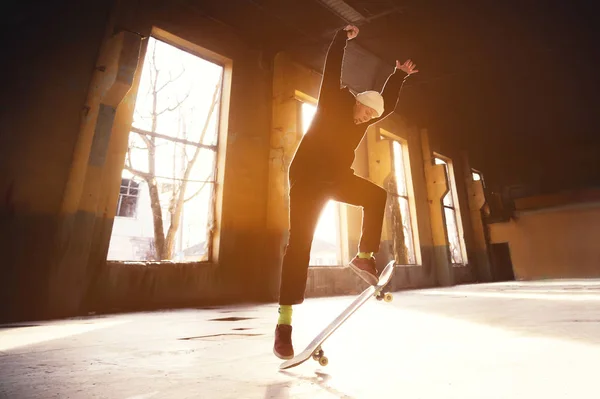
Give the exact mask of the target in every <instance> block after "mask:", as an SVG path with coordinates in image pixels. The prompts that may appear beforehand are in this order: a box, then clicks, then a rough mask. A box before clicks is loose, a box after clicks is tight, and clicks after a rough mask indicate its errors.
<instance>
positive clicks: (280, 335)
mask: <svg viewBox="0 0 600 399" xmlns="http://www.w3.org/2000/svg"><path fill="white" fill-rule="evenodd" d="M273 353H274V354H275V356H277V357H278V358H280V359H284V360H287V359H291V358H293V357H294V346H293V345H292V326H290V325H287V324H278V325H277V327H276V328H275V345H273Z"/></svg>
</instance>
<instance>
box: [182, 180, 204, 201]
mask: <svg viewBox="0 0 600 399" xmlns="http://www.w3.org/2000/svg"><path fill="white" fill-rule="evenodd" d="M205 186H206V183H202V185H201V186H200V188H199V189H198V191H196V192H195V193H194V194H192V195H191V196H190V197H189V198H186V199H184V200H183V202H188V201H190V200H192V199H194V197H196V196H197V195H198V194H200V192H201V191H202V190H203V189H204V187H205Z"/></svg>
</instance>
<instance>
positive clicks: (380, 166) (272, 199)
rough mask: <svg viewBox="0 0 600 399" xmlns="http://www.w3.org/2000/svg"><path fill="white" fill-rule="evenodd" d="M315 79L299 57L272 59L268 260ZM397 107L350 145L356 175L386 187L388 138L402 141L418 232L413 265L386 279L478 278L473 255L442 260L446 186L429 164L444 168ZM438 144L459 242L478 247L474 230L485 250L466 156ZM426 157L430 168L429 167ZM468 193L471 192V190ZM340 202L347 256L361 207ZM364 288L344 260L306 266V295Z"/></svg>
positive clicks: (279, 238) (418, 283)
mask: <svg viewBox="0 0 600 399" xmlns="http://www.w3.org/2000/svg"><path fill="white" fill-rule="evenodd" d="M344 73H345V74H348V68H346V69H345V70H344ZM320 79H321V76H320V75H319V74H318V73H315V72H314V71H312V70H310V69H308V68H306V67H304V66H302V65H299V64H297V63H296V62H294V60H292V59H290V58H289V57H288V56H287V55H286V54H279V55H278V56H277V57H276V58H275V64H274V78H273V124H272V129H271V148H270V156H269V169H270V172H269V195H268V206H267V209H268V215H267V228H268V241H267V248H268V250H267V254H268V255H267V256H268V259H269V263H273V264H277V265H279V264H281V261H282V259H283V254H284V251H285V245H286V243H287V236H288V223H289V215H288V201H289V197H288V194H287V189H288V181H287V169H288V167H289V164H290V162H291V159H292V157H293V154H294V151H295V150H296V148H297V146H298V144H299V141H300V139H301V137H302V133H301V126H300V112H301V111H300V106H299V104H301V102H304V101H307V102H312V101H314V99H315V98H316V96H317V95H318V89H319V86H320ZM397 111H398V113H394V114H393V115H391V116H390V117H389V118H387V119H386V120H384V121H383V122H381V123H379V124H378V125H377V126H373V127H371V128H370V129H369V130H368V132H367V134H366V135H365V139H363V141H362V142H361V144H360V146H359V148H358V149H357V150H356V159H355V162H354V165H353V168H354V170H355V173H356V174H357V175H359V176H362V177H364V178H367V179H369V180H371V181H373V182H374V183H376V184H378V185H380V186H385V181H386V178H388V176H389V175H390V172H391V170H392V158H391V154H392V151H391V148H392V147H391V146H392V140H394V139H400V140H402V141H403V142H404V143H406V145H408V152H409V160H410V173H411V177H410V180H411V183H412V186H413V193H412V194H413V196H414V198H413V200H414V204H413V205H414V212H415V215H414V216H415V218H414V219H413V227H414V230H415V231H416V237H415V241H416V242H417V246H418V247H417V252H419V254H418V256H417V258H418V262H417V264H415V265H401V266H399V267H398V268H397V272H396V273H395V275H394V279H393V281H392V283H391V284H390V286H391V287H392V288H393V289H400V288H405V287H424V286H433V285H436V284H445V285H451V284H457V283H463V282H473V281H477V280H478V279H479V278H478V276H477V274H476V273H477V267H476V264H477V260H478V259H477V257H476V256H473V259H471V260H470V262H469V263H468V264H466V265H450V263H449V261H448V244H447V237H446V235H445V227H444V226H445V225H444V220H443V213H442V211H441V198H442V196H443V194H445V192H446V185H445V184H446V183H445V175H444V174H442V175H441V176H438V177H439V179H438V180H439V182H437V183H436V181H435V179H436V177H435V176H434V175H433V172H432V171H431V169H435V170H437V171H438V173H439V172H440V171H442V172H443V169H441V168H435V165H433V164H432V156H433V150H432V148H431V147H430V145H429V135H428V133H427V131H424V130H419V129H418V128H416V127H414V126H407V125H406V123H405V122H404V121H403V119H402V118H401V116H400V115H399V114H400V113H401V112H402V111H401V110H397ZM381 134H385V135H386V136H387V138H388V139H386V140H381V139H380V138H379V137H380V135H381ZM436 144H437V147H435V148H436V149H437V150H440V149H441V150H440V151H441V152H442V153H443V154H444V155H446V156H449V157H452V158H453V160H454V164H455V174H456V180H457V181H456V185H457V192H458V196H459V201H460V205H461V213H462V214H463V217H462V222H463V224H464V229H463V230H464V232H465V233H464V235H465V241H466V242H468V245H469V247H468V248H469V252H470V253H471V254H472V253H477V251H478V249H477V248H472V249H471V247H470V246H473V245H474V240H473V239H472V238H473V237H474V236H477V237H479V241H478V243H483V244H482V248H480V249H479V250H480V251H481V252H483V253H485V250H486V246H485V238H484V237H483V225H482V222H481V219H480V218H479V219H472V218H471V215H469V212H470V209H471V206H470V205H471V202H472V200H471V198H470V195H469V193H468V192H467V186H469V187H471V186H470V184H471V182H472V178H471V172H470V168H469V167H468V165H467V160H466V159H464V158H465V157H464V155H463V154H461V153H460V152H457V151H454V150H452V149H451V148H447V146H443V145H441V144H439V143H436ZM426 159H427V160H426ZM430 163H431V167H429V164H430ZM436 184H437V185H438V186H440V187H441V190H438V191H439V192H436V191H435V190H434V189H432V188H431V187H429V186H431V185H436ZM478 194H479V197H477V198H479V203H478V205H477V204H473V207H477V206H479V208H477V210H479V209H480V208H481V206H483V200H482V190H480V191H479V192H478ZM473 196H475V195H474V194H473ZM344 208H345V209H344V212H343V214H345V215H346V216H345V218H344V219H345V220H344V223H343V229H344V231H343V233H344V234H345V235H346V236H345V237H343V240H342V241H343V242H342V250H343V253H344V255H345V259H346V261H347V260H349V259H351V258H352V257H353V256H354V255H355V254H356V250H357V246H358V240H359V238H360V229H361V218H362V211H361V210H360V209H359V208H355V207H351V206H346V207H344ZM432 210H436V211H435V212H437V213H436V215H437V218H432ZM435 212H434V213H435ZM477 222H478V223H479V225H478V224H477ZM472 224H473V225H474V226H479V230H478V231H476V232H472V228H473V225H472ZM390 227H391V226H389V220H387V219H386V222H385V223H384V231H383V236H382V245H381V248H380V252H379V253H378V267H379V268H383V266H384V265H385V263H387V262H388V261H390V260H391V259H393V254H392V253H391V251H390V244H391V240H392V236H391V235H390ZM433 232H436V233H437V236H438V237H439V240H440V242H439V243H438V244H436V243H435V242H434V239H433ZM436 245H437V249H436ZM436 251H437V254H438V256H437V258H436V256H435V253H436ZM485 259H487V258H485ZM340 266H341V267H340ZM487 266H488V265H487V264H483V268H486V267H487ZM444 276H447V277H444ZM270 284H271V292H272V293H273V295H274V296H275V297H276V295H277V292H278V288H279V273H277V274H273V276H272V278H271V280H270ZM364 288H365V284H364V283H363V282H362V281H361V280H360V279H358V278H357V277H356V276H355V275H354V274H353V273H352V272H351V271H350V270H349V268H348V267H346V266H345V265H338V267H335V266H332V267H311V268H310V269H309V274H308V282H307V289H306V296H307V297H311V296H321V295H337V294H350V293H357V292H359V291H360V290H362V289H364Z"/></svg>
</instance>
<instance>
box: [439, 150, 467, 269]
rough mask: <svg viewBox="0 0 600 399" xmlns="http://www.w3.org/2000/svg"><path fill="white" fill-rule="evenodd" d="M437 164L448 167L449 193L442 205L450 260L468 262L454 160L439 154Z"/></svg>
mask: <svg viewBox="0 0 600 399" xmlns="http://www.w3.org/2000/svg"><path fill="white" fill-rule="evenodd" d="M435 164H436V165H444V167H445V168H446V175H447V176H448V180H447V184H448V193H447V194H446V195H445V196H444V198H443V200H442V205H443V207H444V218H445V221H446V231H447V234H448V245H449V247H450V260H451V262H452V263H453V264H466V263H467V255H466V253H465V244H464V240H463V235H462V223H461V218H460V208H459V205H458V197H457V196H456V182H455V180H454V179H455V178H454V169H453V167H452V161H451V160H450V159H448V158H442V157H441V156H439V155H437V156H436V157H435Z"/></svg>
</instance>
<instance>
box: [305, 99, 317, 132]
mask: <svg viewBox="0 0 600 399" xmlns="http://www.w3.org/2000/svg"><path fill="white" fill-rule="evenodd" d="M315 112H317V107H315V106H314V105H312V104H309V103H302V134H306V132H307V131H308V128H309V127H310V124H311V122H312V120H313V118H314V117H315Z"/></svg>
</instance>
